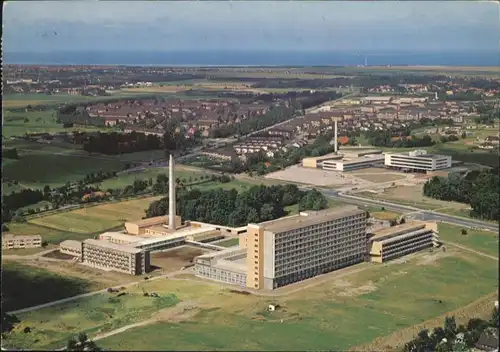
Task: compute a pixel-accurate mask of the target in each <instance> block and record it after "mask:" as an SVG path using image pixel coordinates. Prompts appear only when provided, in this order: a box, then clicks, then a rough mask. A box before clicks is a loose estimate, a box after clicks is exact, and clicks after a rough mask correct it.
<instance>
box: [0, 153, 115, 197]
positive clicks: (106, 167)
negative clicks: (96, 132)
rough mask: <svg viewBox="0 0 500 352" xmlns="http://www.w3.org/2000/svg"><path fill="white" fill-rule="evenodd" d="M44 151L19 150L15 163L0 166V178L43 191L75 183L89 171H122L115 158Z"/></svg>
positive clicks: (13, 161)
mask: <svg viewBox="0 0 500 352" xmlns="http://www.w3.org/2000/svg"><path fill="white" fill-rule="evenodd" d="M48 148H50V147H48ZM48 148H46V147H44V146H39V150H20V151H19V152H18V154H19V159H18V160H10V161H9V162H8V163H5V164H3V165H2V177H3V178H4V179H8V180H16V181H18V182H19V184H20V185H22V186H24V187H31V188H43V187H44V186H45V185H49V186H51V187H57V186H62V185H64V184H65V183H66V182H68V181H78V180H81V179H83V178H84V177H85V175H87V174H89V173H91V172H97V171H104V172H106V171H119V170H121V169H122V165H123V162H122V161H120V160H119V159H114V158H99V157H89V156H87V155H84V154H80V153H77V152H75V151H74V150H73V151H72V150H68V149H63V150H62V151H61V150H60V149H59V151H56V150H48ZM52 148H53V147H52ZM56 149H57V148H56Z"/></svg>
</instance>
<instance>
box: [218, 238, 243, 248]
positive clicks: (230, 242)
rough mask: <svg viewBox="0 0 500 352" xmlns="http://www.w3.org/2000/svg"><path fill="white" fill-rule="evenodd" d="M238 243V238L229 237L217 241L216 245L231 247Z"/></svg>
mask: <svg viewBox="0 0 500 352" xmlns="http://www.w3.org/2000/svg"><path fill="white" fill-rule="evenodd" d="M239 243H240V240H239V239H238V238H230V239H227V240H224V241H220V242H217V243H216V245H217V246H222V247H228V248H229V247H233V246H237V245H238V244H239Z"/></svg>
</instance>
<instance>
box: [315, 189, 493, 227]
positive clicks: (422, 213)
mask: <svg viewBox="0 0 500 352" xmlns="http://www.w3.org/2000/svg"><path fill="white" fill-rule="evenodd" d="M306 188H311V187H306ZM318 190H319V191H320V192H321V193H323V194H324V195H325V196H326V197H330V198H334V199H337V200H340V201H343V202H345V203H352V204H356V205H364V206H370V205H372V206H378V207H380V206H383V207H384V208H386V209H387V210H393V211H397V212H400V213H403V214H404V213H408V212H411V213H415V214H412V216H413V217H414V218H415V219H418V220H423V221H442V222H447V223H450V224H453V225H457V226H463V227H468V228H470V227H478V228H481V229H485V230H488V231H492V232H498V225H497V224H493V223H490V222H484V221H481V220H476V219H467V218H462V217H458V216H453V215H446V214H442V213H438V212H434V211H431V210H424V209H420V208H415V207H410V206H407V205H400V204H395V203H390V202H386V201H381V200H373V199H368V198H363V197H358V196H353V195H347V194H343V193H341V192H338V191H333V190H327V189H318Z"/></svg>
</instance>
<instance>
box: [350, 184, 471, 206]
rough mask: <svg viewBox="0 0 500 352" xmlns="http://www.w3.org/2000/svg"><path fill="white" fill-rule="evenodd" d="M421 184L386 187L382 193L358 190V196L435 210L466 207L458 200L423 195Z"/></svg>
mask: <svg viewBox="0 0 500 352" xmlns="http://www.w3.org/2000/svg"><path fill="white" fill-rule="evenodd" d="M422 193H423V184H419V185H415V186H396V187H391V188H389V189H387V190H386V191H385V192H384V193H371V192H360V193H358V194H357V195H359V196H360V197H366V198H373V199H380V200H386V201H390V202H394V203H399V204H403V205H409V206H413V207H415V208H421V209H425V210H435V209H440V208H453V209H466V208H468V205H467V204H462V203H458V202H445V201H442V200H438V199H433V198H429V197H424V196H423V194H422Z"/></svg>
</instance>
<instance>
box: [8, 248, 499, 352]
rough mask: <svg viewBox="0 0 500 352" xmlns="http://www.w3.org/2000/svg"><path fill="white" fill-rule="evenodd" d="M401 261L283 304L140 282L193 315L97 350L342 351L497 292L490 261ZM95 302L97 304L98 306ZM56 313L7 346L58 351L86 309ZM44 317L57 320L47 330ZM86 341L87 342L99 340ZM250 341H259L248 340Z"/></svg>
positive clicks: (47, 312)
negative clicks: (272, 307) (73, 320)
mask: <svg viewBox="0 0 500 352" xmlns="http://www.w3.org/2000/svg"><path fill="white" fill-rule="evenodd" d="M404 259H405V260H398V261H394V262H391V263H389V264H384V265H366V266H363V265H360V267H362V268H364V269H362V270H359V271H358V272H351V274H350V275H349V276H344V277H335V273H332V274H329V275H331V280H328V281H326V282H323V283H319V284H318V285H317V286H313V287H309V288H306V289H304V290H302V291H299V292H294V293H290V294H288V295H286V296H280V297H259V296H255V295H243V294H238V293H234V292H231V291H230V290H229V289H227V288H223V287H221V285H219V284H209V283H205V282H202V281H189V280H187V279H184V280H175V279H174V280H155V281H153V282H144V283H141V284H139V286H137V287H132V288H130V289H127V292H130V294H131V295H132V294H134V293H135V294H140V293H141V292H142V289H144V290H146V291H148V292H151V291H154V292H157V293H159V294H160V295H161V296H163V295H167V294H169V293H172V292H173V293H175V294H176V296H177V297H178V298H179V299H180V300H181V301H182V302H183V303H184V302H189V305H190V306H191V307H192V308H193V309H191V310H190V311H189V312H190V313H192V314H187V313H186V312H184V314H178V315H176V316H172V315H168V314H167V316H168V319H163V321H162V318H161V317H162V315H161V314H158V316H157V318H158V321H157V322H154V321H153V322H152V323H151V324H150V325H148V326H144V327H137V328H133V329H130V330H128V331H127V333H126V334H118V335H115V336H111V337H108V338H104V339H102V340H99V343H98V344H99V346H101V347H103V348H105V349H124V348H126V349H129V350H130V349H132V350H133V349H141V350H158V349H172V350H214V349H228V350H233V349H240V350H241V349H245V350H248V349H251V350H278V349H280V350H288V351H294V350H311V349H315V350H327V349H330V350H332V349H333V350H347V349H348V348H349V347H351V346H357V345H361V344H365V343H369V342H370V341H372V340H374V339H375V338H377V337H381V336H388V335H390V334H392V333H394V332H396V331H399V330H401V329H404V328H408V327H411V326H413V325H415V324H419V323H421V322H422V321H426V320H428V319H432V318H435V317H438V316H441V315H442V314H445V313H446V312H449V311H453V310H455V309H458V308H460V307H463V306H465V305H467V304H470V303H471V302H473V301H475V300H477V299H478V298H480V297H482V296H484V295H486V294H489V293H490V292H493V291H494V290H496V289H497V287H498V286H497V285H498V283H497V282H498V272H497V270H496V267H495V265H492V263H493V262H492V260H491V259H488V258H484V257H480V256H478V255H476V254H473V253H468V252H464V251H461V250H459V249H455V248H448V250H447V252H441V251H439V252H438V251H435V252H434V253H429V252H422V253H418V254H415V255H411V256H408V257H405V258H404ZM95 299H96V302H100V303H102V301H99V300H100V299H101V298H98V297H96V298H95ZM270 303H278V304H280V306H281V307H282V309H281V310H278V311H276V312H272V313H271V312H266V311H265V309H266V307H267V305H268V304H270ZM96 304H97V303H96ZM181 304H182V303H181ZM87 305H92V304H91V303H87ZM54 309H57V307H53V308H51V309H49V308H47V309H41V310H39V311H37V312H33V313H31V314H29V313H26V314H20V315H19V317H18V318H19V319H20V320H21V321H22V325H21V326H37V334H41V335H39V336H46V338H44V339H42V338H38V341H37V342H35V341H34V340H35V337H32V336H28V337H26V340H24V342H23V341H21V339H20V338H19V335H20V334H21V331H22V330H21V329H19V328H17V329H16V331H15V332H13V333H11V334H9V335H8V336H7V341H11V342H13V341H16V342H17V341H19V342H20V343H22V346H16V347H28V346H29V347H30V348H43V347H48V346H50V347H56V346H54V345H53V343H55V342H56V341H62V340H64V339H65V338H67V337H69V336H70V335H71V334H74V330H72V329H71V328H67V327H66V326H67V325H70V326H71V324H66V323H65V319H64V317H65V316H66V317H75V316H81V315H82V314H84V313H85V312H87V311H88V309H86V308H85V306H82V305H81V304H80V303H79V302H72V303H68V304H67V305H65V307H64V308H63V310H64V312H65V314H64V315H59V313H58V314H57V315H54ZM186 315H187V316H186ZM48 316H52V317H55V319H52V320H50V322H49V321H48V319H47V317H48ZM68 319H70V318H66V320H68ZM281 320H283V322H282V323H281ZM42 321H44V322H43V323H41V322H42ZM360 322H361V323H360ZM125 324H126V323H123V325H125ZM360 324H361V325H360ZM54 326H61V327H62V328H61V329H60V330H58V331H59V332H58V334H59V335H58V336H57V338H56V337H50V333H51V332H52V331H54ZM118 327H119V326H115V328H118ZM167 332H168V333H167ZM52 333H53V332H52ZM90 334H91V338H92V337H94V336H96V335H98V332H97V331H90ZM256 335H257V336H260V337H261V338H260V339H258V340H256V339H254V338H251V336H256ZM290 335H292V336H294V337H295V338H294V339H290ZM47 336H48V337H47ZM271 337H272V338H271Z"/></svg>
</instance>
